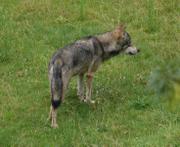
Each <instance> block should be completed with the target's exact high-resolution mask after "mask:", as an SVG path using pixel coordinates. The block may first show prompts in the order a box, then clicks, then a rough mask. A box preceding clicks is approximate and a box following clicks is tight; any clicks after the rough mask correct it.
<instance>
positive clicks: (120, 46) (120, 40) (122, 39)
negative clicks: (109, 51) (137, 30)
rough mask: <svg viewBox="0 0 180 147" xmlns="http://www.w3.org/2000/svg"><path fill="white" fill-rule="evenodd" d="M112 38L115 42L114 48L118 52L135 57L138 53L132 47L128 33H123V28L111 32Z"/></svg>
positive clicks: (137, 50)
mask: <svg viewBox="0 0 180 147" xmlns="http://www.w3.org/2000/svg"><path fill="white" fill-rule="evenodd" d="M112 37H113V38H114V40H115V44H116V45H115V48H116V50H118V51H119V52H121V53H122V52H124V53H126V54H129V55H135V54H137V53H138V52H139V51H140V50H139V49H137V48H136V47H135V46H133V45H132V43H131V37H130V35H129V33H128V32H126V31H125V27H124V26H122V25H121V26H118V27H117V28H116V29H115V30H114V31H112Z"/></svg>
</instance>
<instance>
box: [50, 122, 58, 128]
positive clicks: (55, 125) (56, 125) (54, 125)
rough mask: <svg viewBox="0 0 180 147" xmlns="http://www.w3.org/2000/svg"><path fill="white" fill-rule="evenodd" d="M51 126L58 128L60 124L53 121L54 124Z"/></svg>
mask: <svg viewBox="0 0 180 147" xmlns="http://www.w3.org/2000/svg"><path fill="white" fill-rule="evenodd" d="M51 127H52V128H58V127H59V126H58V124H56V123H52V124H51Z"/></svg>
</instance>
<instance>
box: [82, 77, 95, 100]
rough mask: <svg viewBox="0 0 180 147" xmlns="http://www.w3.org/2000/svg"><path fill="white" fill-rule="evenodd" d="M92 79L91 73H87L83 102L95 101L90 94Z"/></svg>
mask: <svg viewBox="0 0 180 147" xmlns="http://www.w3.org/2000/svg"><path fill="white" fill-rule="evenodd" d="M92 81H93V74H88V75H87V80H86V98H85V100H84V101H85V102H90V103H95V101H93V100H91V96H92Z"/></svg>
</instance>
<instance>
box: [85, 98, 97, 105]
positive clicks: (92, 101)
mask: <svg viewBox="0 0 180 147" xmlns="http://www.w3.org/2000/svg"><path fill="white" fill-rule="evenodd" d="M83 102H85V103H90V104H95V101H94V100H88V99H84V100H83Z"/></svg>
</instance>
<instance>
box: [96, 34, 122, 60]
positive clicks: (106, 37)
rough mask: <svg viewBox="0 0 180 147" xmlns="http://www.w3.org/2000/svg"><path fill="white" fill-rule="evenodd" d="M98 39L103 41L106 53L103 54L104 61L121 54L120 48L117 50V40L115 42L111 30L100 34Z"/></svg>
mask: <svg viewBox="0 0 180 147" xmlns="http://www.w3.org/2000/svg"><path fill="white" fill-rule="evenodd" d="M97 38H98V40H99V41H100V42H101V44H102V47H103V50H104V53H103V54H102V58H103V61H106V60H108V59H110V58H111V57H114V56H116V55H118V54H119V52H120V51H119V50H116V42H114V40H113V38H112V35H111V34H110V32H108V33H105V34H102V35H98V36H97Z"/></svg>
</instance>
